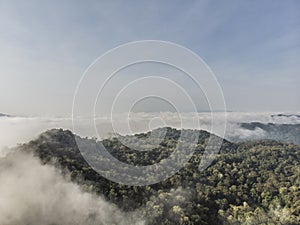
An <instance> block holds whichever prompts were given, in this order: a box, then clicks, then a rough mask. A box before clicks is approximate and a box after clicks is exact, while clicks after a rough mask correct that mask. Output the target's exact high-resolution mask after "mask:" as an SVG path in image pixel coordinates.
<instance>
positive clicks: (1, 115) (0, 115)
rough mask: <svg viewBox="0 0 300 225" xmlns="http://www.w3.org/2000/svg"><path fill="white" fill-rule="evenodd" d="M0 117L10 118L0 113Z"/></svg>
mask: <svg viewBox="0 0 300 225" xmlns="http://www.w3.org/2000/svg"><path fill="white" fill-rule="evenodd" d="M0 117H10V116H9V115H6V114H3V113H0Z"/></svg>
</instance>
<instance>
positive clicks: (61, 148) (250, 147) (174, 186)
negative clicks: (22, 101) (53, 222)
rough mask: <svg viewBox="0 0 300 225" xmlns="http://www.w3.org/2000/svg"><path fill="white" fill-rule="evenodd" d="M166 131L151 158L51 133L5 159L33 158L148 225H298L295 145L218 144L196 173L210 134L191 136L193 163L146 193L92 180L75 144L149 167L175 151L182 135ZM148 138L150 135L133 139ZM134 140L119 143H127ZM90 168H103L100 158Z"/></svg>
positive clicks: (108, 143)
mask: <svg viewBox="0 0 300 225" xmlns="http://www.w3.org/2000/svg"><path fill="white" fill-rule="evenodd" d="M166 129H167V134H166V136H165V138H164V139H163V141H162V142H161V143H160V144H159V146H157V148H155V149H153V150H151V151H136V150H133V149H130V148H128V147H126V146H124V145H123V144H122V143H121V142H120V141H119V139H118V138H112V139H106V140H102V141H97V140H96V139H88V138H80V137H78V136H75V135H74V134H73V133H72V132H70V131H68V130H61V129H59V130H58V129H54V130H49V131H47V132H45V133H43V134H41V135H40V136H39V137H38V138H37V139H36V140H33V141H31V142H29V143H28V144H24V145H21V146H19V147H18V148H17V149H16V152H14V153H11V154H17V153H18V152H19V151H21V152H30V153H33V154H34V155H35V156H36V157H39V158H40V160H41V162H42V163H43V164H54V165H55V166H57V167H58V168H61V169H62V171H64V173H66V174H70V176H71V179H72V180H73V181H74V182H76V183H78V184H80V185H81V187H82V188H83V189H84V190H85V191H88V192H94V193H97V194H100V195H103V196H105V198H106V199H107V200H108V201H110V202H112V203H114V204H116V205H117V206H118V207H119V208H120V209H121V210H123V211H125V212H130V211H133V210H140V211H141V214H142V215H141V216H142V217H143V218H145V221H146V223H147V224H212V225H214V224H249V225H250V224H289V225H296V224H300V146H298V145H294V144H288V143H280V142H277V141H271V140H265V141H247V142H242V143H238V144H235V143H231V142H229V141H226V140H223V145H222V147H221V149H220V152H219V153H218V155H217V156H216V157H215V159H214V161H213V163H212V164H211V165H210V166H209V167H208V168H207V169H206V170H203V171H201V172H200V171H199V169H198V165H199V162H200V160H201V157H202V155H203V152H204V150H205V147H206V145H207V142H208V139H209V138H210V136H211V134H209V133H208V132H206V131H198V134H199V139H198V142H197V145H196V147H195V152H194V154H193V156H192V157H191V158H190V160H189V161H188V163H186V164H185V166H184V167H183V168H182V169H181V170H179V171H178V172H177V173H176V174H174V175H173V176H171V177H170V178H168V179H166V180H164V181H162V182H160V183H157V184H153V185H148V186H127V185H122V184H118V183H114V182H112V181H110V180H107V179H106V178H104V177H102V176H101V175H99V174H98V173H97V172H95V171H94V170H93V169H92V168H91V167H90V166H89V164H87V162H86V161H85V160H84V158H83V157H82V155H81V153H80V151H79V149H78V146H77V144H76V140H75V137H76V139H77V138H80V140H81V141H82V143H84V145H85V147H86V148H95V146H97V145H99V144H103V145H104V146H105V147H106V148H107V149H108V150H109V152H110V153H111V154H112V155H113V156H114V157H116V158H117V159H119V160H120V161H123V162H125V163H128V164H131V165H149V164H154V163H157V162H160V161H161V160H163V159H164V158H166V157H168V156H169V155H170V154H171V153H172V151H174V149H175V148H176V145H177V144H178V138H179V136H180V132H181V131H180V130H176V129H172V128H166ZM147 136H149V133H145V134H138V135H135V137H138V138H143V137H147ZM133 137H134V136H126V137H124V138H126V140H127V141H129V142H130V139H131V138H133ZM216 138H218V137H216ZM150 141H151V140H150ZM183 146H184V145H183ZM95 160H99V163H105V162H103V161H101V157H98V158H96V159H95ZM0 164H1V161H0ZM66 169H67V170H66Z"/></svg>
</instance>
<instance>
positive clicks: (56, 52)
mask: <svg viewBox="0 0 300 225" xmlns="http://www.w3.org/2000/svg"><path fill="white" fill-rule="evenodd" d="M0 29H1V35H0V60H1V68H0V79H1V82H0V102H1V105H0V112H2V113H7V114H12V115H52V116H70V115H71V112H72V102H73V97H74V93H75V90H76V87H77V84H78V82H79V80H80V78H81V76H82V74H83V73H84V71H85V70H86V69H87V67H88V66H89V65H90V64H91V63H92V62H93V61H94V60H95V59H96V58H98V57H99V56H100V55H102V54H104V53H105V52H106V51H108V50H110V49H112V48H114V47H117V46H119V45H121V44H125V43H127V42H133V41H139V40H164V41H170V42H174V43H177V44H179V45H182V46H185V47H186V48H189V49H191V50H192V51H193V52H195V53H196V54H198V55H199V56H200V57H201V58H202V59H203V60H204V61H205V62H206V63H207V64H208V65H209V67H210V68H211V69H212V70H213V71H214V73H215V76H216V78H217V79H218V81H219V83H220V86H221V87H222V90H223V93H224V97H225V101H226V105H227V109H228V110H231V111H252V112H253V111H300V101H299V97H300V88H299V87H298V85H299V83H300V2H299V1H296V0H295V1H292V0H287V1H279V0H278V1H277V0H276V1H268V0H264V1H258V0H254V1H234V0H229V1H215V0H207V1H176V0H174V1H171V0H169V1H108V0H107V1H91V0H90V1H64V0H63V1H56V0H53V1H34V0H31V1H16V0H11V1H4V0H2V1H0ZM86 91H87V92H88V90H86ZM87 96H88V94H87ZM179 101H180V100H179ZM155 109H156V108H155V107H154V109H153V108H152V109H151V111H155ZM157 110H158V111H159V110H160V108H159V106H157ZM187 110H188V109H187Z"/></svg>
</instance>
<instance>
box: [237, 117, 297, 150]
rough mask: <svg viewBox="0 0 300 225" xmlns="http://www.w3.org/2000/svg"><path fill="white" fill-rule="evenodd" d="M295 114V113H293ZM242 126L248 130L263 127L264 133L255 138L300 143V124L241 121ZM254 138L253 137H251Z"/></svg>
mask: <svg viewBox="0 0 300 225" xmlns="http://www.w3.org/2000/svg"><path fill="white" fill-rule="evenodd" d="M291 116H295V115H291ZM240 127H241V128H243V129H246V130H251V131H253V130H255V129H261V130H263V131H264V135H261V136H259V137H256V138H255V139H270V140H276V141H280V142H285V143H294V144H300V124H274V123H260V122H252V123H241V124H240ZM249 139H253V137H249Z"/></svg>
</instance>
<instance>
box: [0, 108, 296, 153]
mask: <svg viewBox="0 0 300 225" xmlns="http://www.w3.org/2000/svg"><path fill="white" fill-rule="evenodd" d="M278 115H280V113H274V112H272V113H269V112H260V113H249V112H247V113H244V112H229V113H227V119H226V133H225V138H226V139H228V140H236V139H238V140H243V139H251V138H257V137H259V136H262V135H263V133H264V132H265V131H263V130H261V129H260V128H257V129H255V130H248V129H243V128H241V127H240V125H239V124H240V123H250V122H261V123H275V124H300V117H299V116H297V114H295V113H293V114H291V113H290V114H284V115H289V116H278ZM213 118H214V121H215V123H214V124H217V126H218V124H220V129H218V127H217V128H216V129H215V133H216V134H217V135H221V136H222V129H223V127H221V126H223V122H224V121H223V120H224V114H222V113H214V116H213ZM196 120H199V124H196V123H195V121H196ZM211 120H212V115H211V113H180V114H178V113H173V112H157V113H144V112H138V113H130V115H127V114H114V115H113V116H111V115H108V116H101V117H100V116H99V117H96V118H91V117H82V118H76V119H75V120H74V121H72V118H61V117H18V116H15V117H0V149H1V151H0V155H2V156H3V155H6V153H7V151H9V149H8V148H9V147H13V146H16V145H17V144H21V143H26V142H28V141H30V140H32V139H34V138H36V137H37V136H38V135H39V134H40V133H42V132H44V131H46V130H48V129H52V128H63V129H69V130H71V131H74V132H75V133H76V134H78V135H80V136H82V137H97V138H98V139H103V138H107V137H110V136H111V135H113V134H114V133H119V134H122V135H125V134H132V133H140V132H145V131H149V130H152V129H155V128H158V127H163V126H170V127H175V128H178V129H181V128H186V129H202V130H207V131H211V126H212V121H211ZM218 120H219V121H220V122H219V121H218ZM221 120H222V121H221ZM183 121H184V122H183ZM73 122H74V126H73ZM73 128H74V130H73ZM218 131H220V132H219V133H218Z"/></svg>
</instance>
